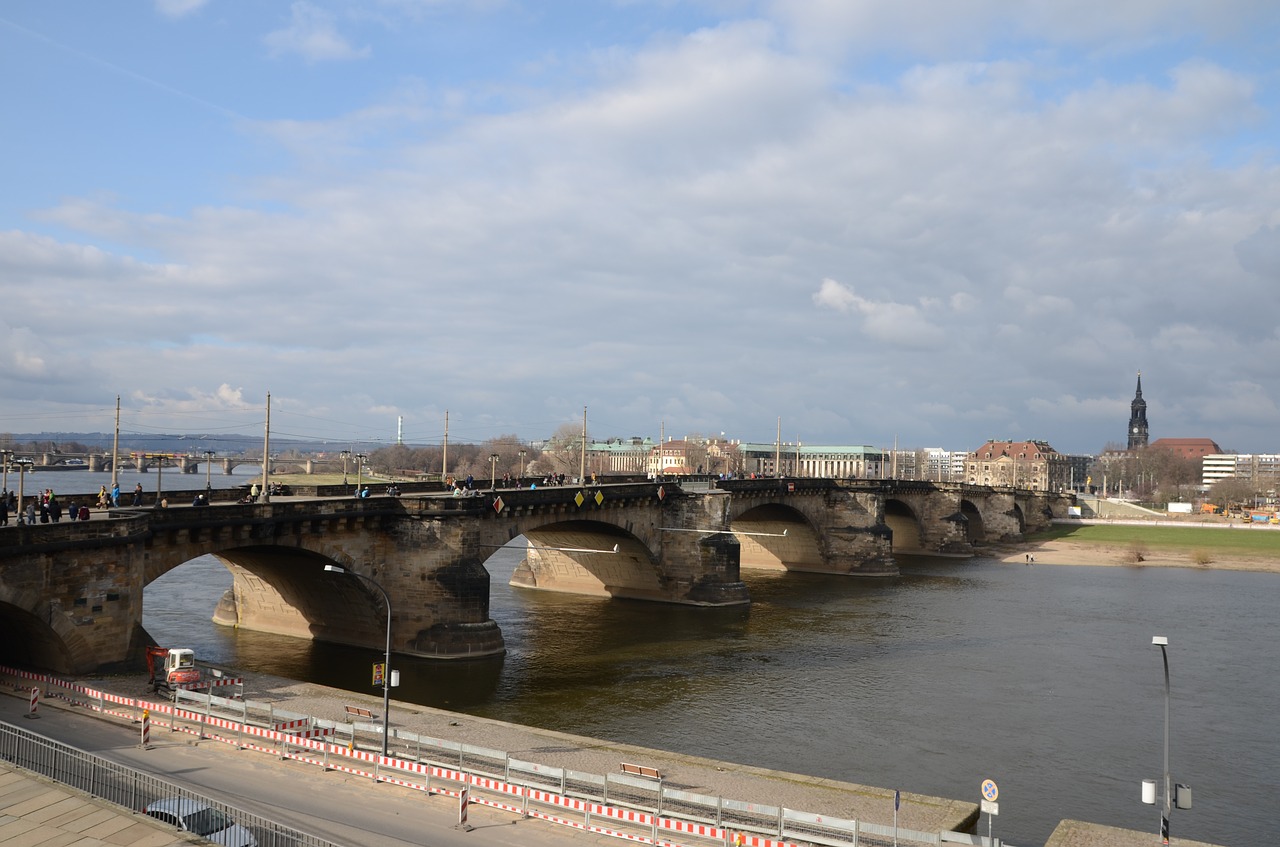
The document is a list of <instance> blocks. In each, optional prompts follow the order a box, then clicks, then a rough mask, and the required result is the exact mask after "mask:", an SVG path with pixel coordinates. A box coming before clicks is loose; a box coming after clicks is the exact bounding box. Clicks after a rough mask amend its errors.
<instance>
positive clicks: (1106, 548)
mask: <svg viewBox="0 0 1280 847" xmlns="http://www.w3.org/2000/svg"><path fill="white" fill-rule="evenodd" d="M1197 552H1198V551H1192V550H1185V549H1182V550H1162V549H1160V548H1158V547H1150V546H1148V547H1147V549H1146V550H1145V551H1144V553H1143V560H1142V561H1141V562H1135V561H1134V560H1133V548H1132V547H1131V546H1130V545H1125V544H1102V543H1097V542H1082V541H1066V540H1062V539H1054V540H1049V541H1039V542H1036V541H1031V542H1027V543H1025V544H1019V545H1007V546H1001V547H999V548H998V549H992V550H991V552H990V554H989V555H991V556H992V557H993V558H996V559H999V560H1000V561H1002V562H1006V563H1008V564H1017V565H1026V564H1027V556H1032V557H1034V558H1035V564H1037V565H1090V566H1109V567H1116V566H1119V567H1131V568H1198V569H1202V570H1221V571H1261V572H1264V573H1280V559H1277V558H1274V557H1269V556H1249V555H1242V554H1239V553H1218V552H1214V551H1209V552H1208V554H1207V556H1208V557H1209V558H1210V559H1211V561H1209V562H1204V563H1201V562H1197V561H1195V560H1194V559H1193V555H1195V554H1196V553H1197Z"/></svg>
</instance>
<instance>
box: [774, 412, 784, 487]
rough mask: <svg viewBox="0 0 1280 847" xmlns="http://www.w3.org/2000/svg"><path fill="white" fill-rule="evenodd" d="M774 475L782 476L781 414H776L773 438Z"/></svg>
mask: <svg viewBox="0 0 1280 847" xmlns="http://www.w3.org/2000/svg"><path fill="white" fill-rule="evenodd" d="M773 470H774V475H775V476H777V477H778V478H779V479H781V478H782V415H778V434H777V435H776V436H774V439H773Z"/></svg>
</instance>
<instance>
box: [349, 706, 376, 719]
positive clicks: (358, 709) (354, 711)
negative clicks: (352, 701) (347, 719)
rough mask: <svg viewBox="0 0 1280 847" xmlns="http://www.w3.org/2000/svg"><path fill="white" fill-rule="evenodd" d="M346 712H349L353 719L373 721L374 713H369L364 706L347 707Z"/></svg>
mask: <svg viewBox="0 0 1280 847" xmlns="http://www.w3.org/2000/svg"><path fill="white" fill-rule="evenodd" d="M346 710H347V714H348V715H352V716H353V717H357V718H369V719H370V720H372V719H373V712H371V711H369V710H368V709H366V708H364V707H363V706H347V707H346Z"/></svg>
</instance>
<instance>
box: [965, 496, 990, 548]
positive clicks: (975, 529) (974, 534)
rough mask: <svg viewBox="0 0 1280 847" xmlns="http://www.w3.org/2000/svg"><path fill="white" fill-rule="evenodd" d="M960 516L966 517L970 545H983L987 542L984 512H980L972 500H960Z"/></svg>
mask: <svg viewBox="0 0 1280 847" xmlns="http://www.w3.org/2000/svg"><path fill="white" fill-rule="evenodd" d="M960 514H961V515H963V516H964V519H965V525H964V532H965V537H966V538H967V539H968V540H969V543H970V544H982V543H985V542H986V540H987V527H986V524H985V523H984V522H983V520H982V510H980V509H979V508H978V506H977V504H975V503H974V502H973V501H972V500H970V499H968V498H967V497H966V498H962V499H961V500H960Z"/></svg>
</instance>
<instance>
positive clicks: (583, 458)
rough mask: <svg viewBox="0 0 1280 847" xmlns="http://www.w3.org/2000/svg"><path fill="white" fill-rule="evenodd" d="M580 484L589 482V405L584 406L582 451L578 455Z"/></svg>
mask: <svg viewBox="0 0 1280 847" xmlns="http://www.w3.org/2000/svg"><path fill="white" fill-rule="evenodd" d="M578 484H579V485H586V484H587V407H586V406H583V407H582V452H581V454H580V455H579V457H578Z"/></svg>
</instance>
